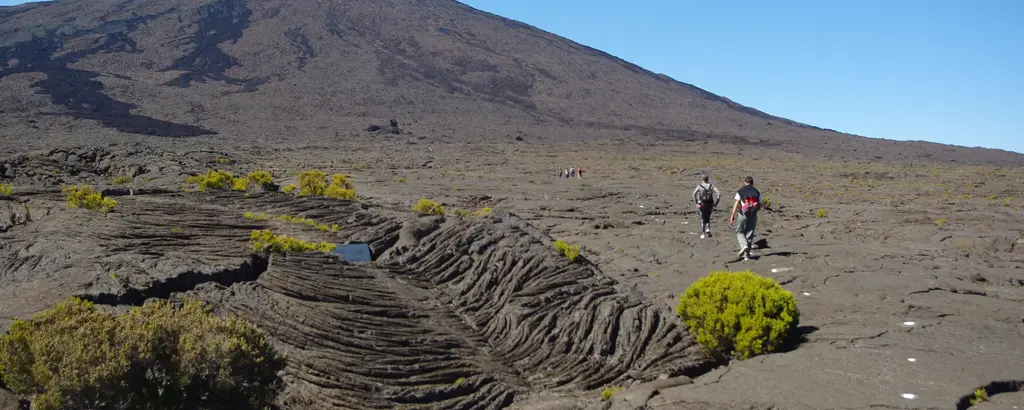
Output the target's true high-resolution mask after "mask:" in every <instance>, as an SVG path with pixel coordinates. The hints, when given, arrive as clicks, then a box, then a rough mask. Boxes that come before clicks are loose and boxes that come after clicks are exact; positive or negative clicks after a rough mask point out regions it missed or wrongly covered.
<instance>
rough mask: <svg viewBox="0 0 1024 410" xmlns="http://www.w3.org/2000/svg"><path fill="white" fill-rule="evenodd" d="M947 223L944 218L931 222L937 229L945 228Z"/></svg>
mask: <svg viewBox="0 0 1024 410" xmlns="http://www.w3.org/2000/svg"><path fill="white" fill-rule="evenodd" d="M947 222H948V220H947V219H946V218H939V219H936V220H934V221H932V223H933V224H935V226H937V227H939V228H942V227H944V226H946V223H947Z"/></svg>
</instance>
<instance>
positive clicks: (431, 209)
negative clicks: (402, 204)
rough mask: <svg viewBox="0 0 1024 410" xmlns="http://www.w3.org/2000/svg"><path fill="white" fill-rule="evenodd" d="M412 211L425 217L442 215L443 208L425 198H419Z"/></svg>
mask: <svg viewBox="0 0 1024 410" xmlns="http://www.w3.org/2000/svg"><path fill="white" fill-rule="evenodd" d="M412 210H413V211H416V212H419V213H421V214H426V215H431V214H433V215H444V206H442V205H441V204H438V203H437V202H436V201H433V200H430V199H427V198H420V201H419V202H417V203H416V205H413V207H412Z"/></svg>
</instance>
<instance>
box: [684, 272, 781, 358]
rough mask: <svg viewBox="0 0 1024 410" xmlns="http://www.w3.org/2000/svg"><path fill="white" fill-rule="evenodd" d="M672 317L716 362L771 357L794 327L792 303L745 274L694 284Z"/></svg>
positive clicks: (765, 281) (771, 284) (766, 281)
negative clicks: (674, 317) (726, 359)
mask: <svg viewBox="0 0 1024 410" xmlns="http://www.w3.org/2000/svg"><path fill="white" fill-rule="evenodd" d="M676 314H677V315H679V317H680V319H682V320H683V321H684V322H685V323H686V324H687V326H689V329H690V333H692V334H694V335H695V336H696V337H697V342H698V343H700V344H701V345H702V346H704V348H705V349H706V350H707V351H708V352H709V353H710V354H712V355H713V356H716V357H718V358H721V359H724V358H726V357H733V358H738V359H748V358H750V357H752V356H756V355H759V354H765V353H770V352H773V351H775V350H776V349H777V348H778V347H779V346H780V345H781V344H782V342H783V341H784V340H785V339H786V337H787V336H788V335H789V334H790V332H791V331H792V330H794V329H796V327H797V325H798V324H799V322H800V311H799V310H798V309H797V307H796V298H794V297H793V295H792V294H791V293H789V291H787V290H785V289H783V288H782V286H780V285H779V284H778V283H777V282H775V281H774V280H772V279H770V278H765V277H762V276H758V275H757V274H755V273H753V272H749V271H745V272H724V271H716V272H711V274H709V275H708V276H705V277H703V278H701V279H699V280H697V282H694V284H693V285H691V286H690V287H689V288H688V289H687V290H686V293H685V294H683V295H681V296H680V297H679V304H678V305H676Z"/></svg>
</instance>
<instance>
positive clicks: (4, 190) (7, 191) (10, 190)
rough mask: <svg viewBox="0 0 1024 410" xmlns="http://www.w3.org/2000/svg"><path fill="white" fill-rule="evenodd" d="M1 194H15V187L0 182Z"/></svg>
mask: <svg viewBox="0 0 1024 410" xmlns="http://www.w3.org/2000/svg"><path fill="white" fill-rule="evenodd" d="M0 196H14V187H12V186H10V185H9V184H0Z"/></svg>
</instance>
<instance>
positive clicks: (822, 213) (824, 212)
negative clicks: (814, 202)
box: [818, 209, 828, 218]
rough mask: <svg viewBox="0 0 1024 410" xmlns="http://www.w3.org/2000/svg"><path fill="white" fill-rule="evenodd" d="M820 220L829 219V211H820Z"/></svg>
mask: <svg viewBox="0 0 1024 410" xmlns="http://www.w3.org/2000/svg"><path fill="white" fill-rule="evenodd" d="M818 218H828V210H827V209H819V210H818Z"/></svg>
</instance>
